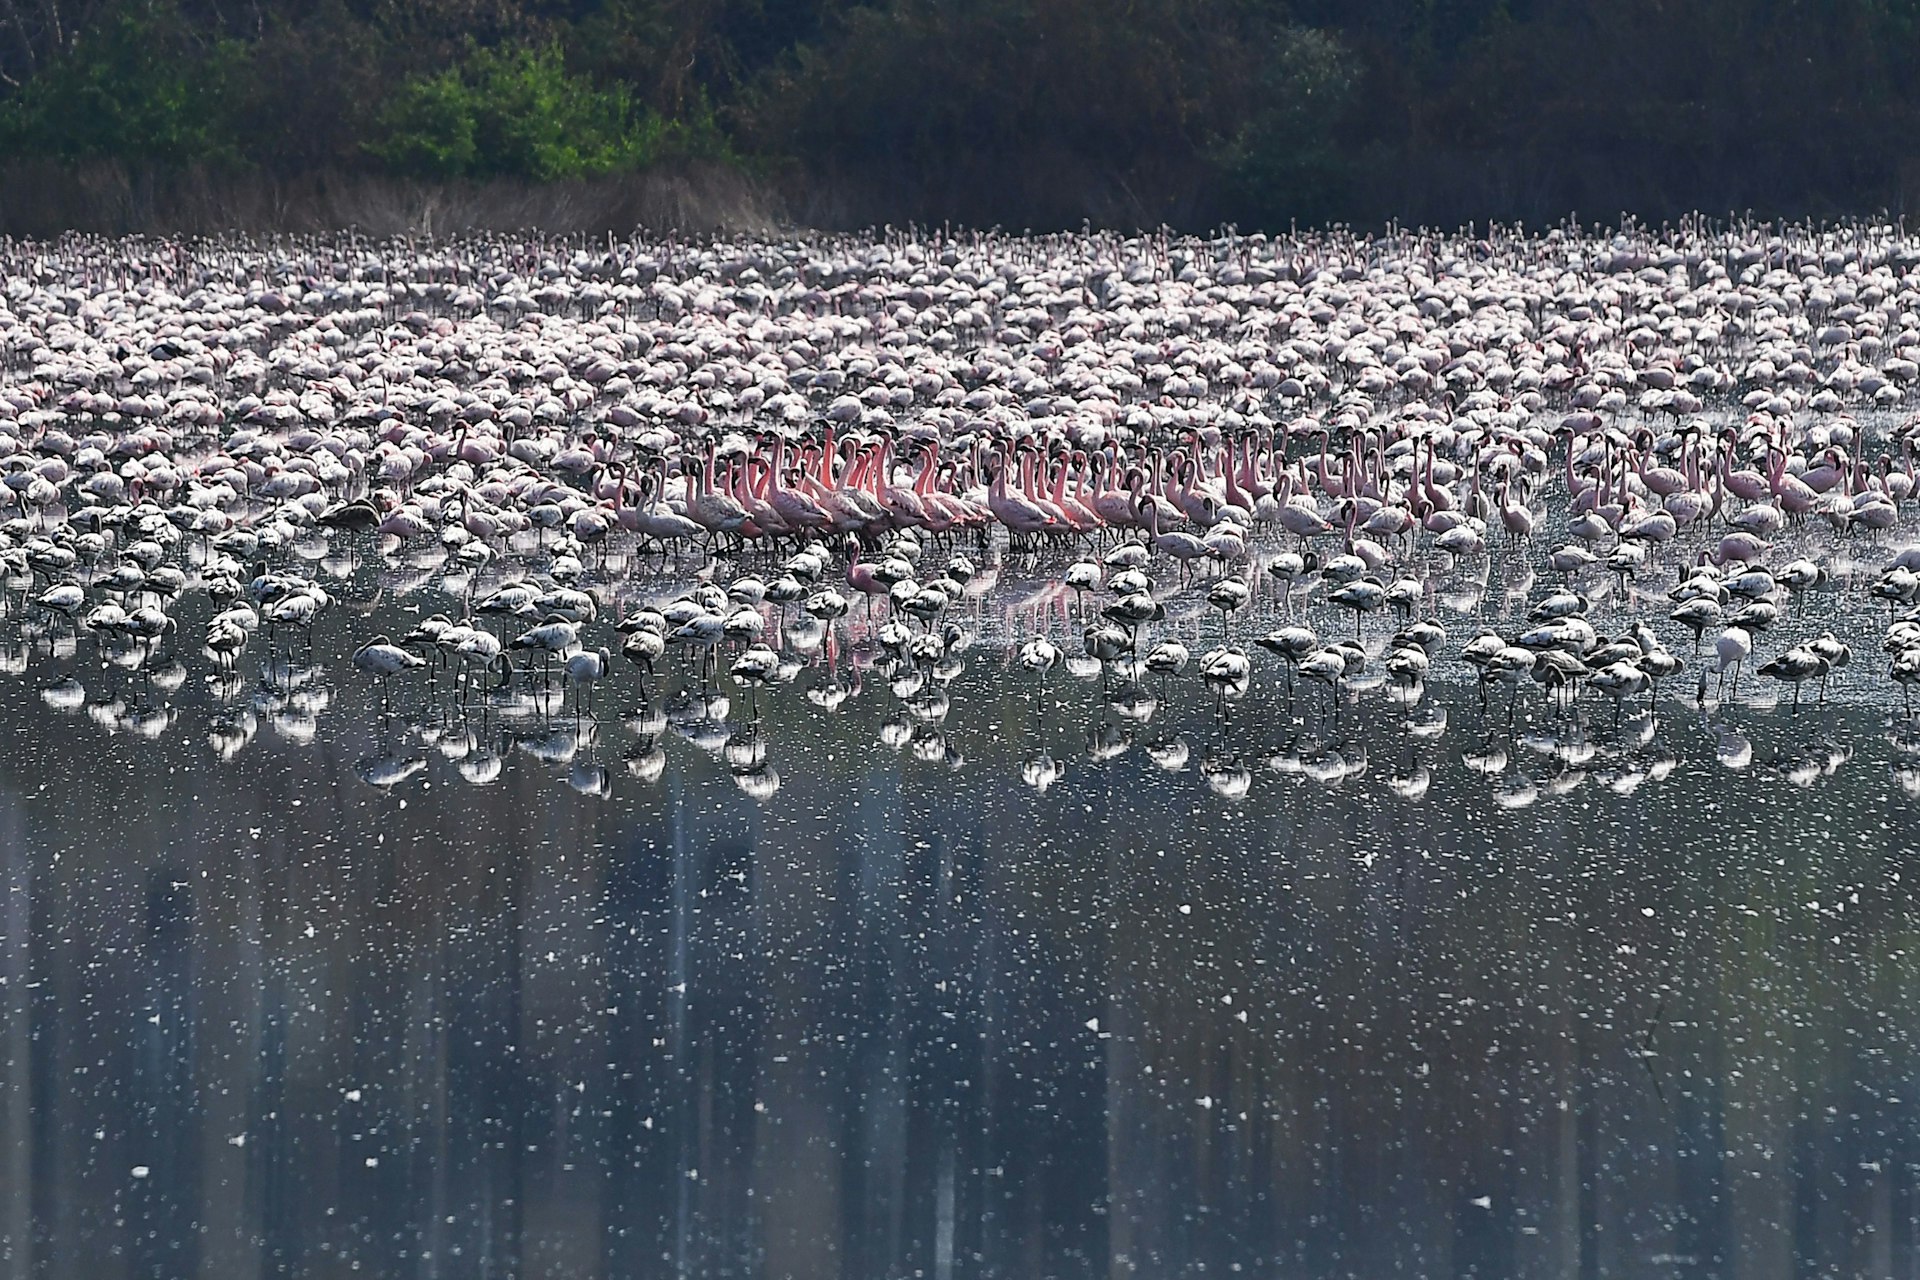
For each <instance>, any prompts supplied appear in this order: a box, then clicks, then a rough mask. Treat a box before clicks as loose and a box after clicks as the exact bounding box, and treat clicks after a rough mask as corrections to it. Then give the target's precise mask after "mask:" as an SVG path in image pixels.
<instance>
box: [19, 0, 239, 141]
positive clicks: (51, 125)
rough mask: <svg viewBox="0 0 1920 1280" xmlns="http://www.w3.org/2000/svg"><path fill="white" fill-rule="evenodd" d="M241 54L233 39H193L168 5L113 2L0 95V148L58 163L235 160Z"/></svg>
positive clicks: (175, 11)
mask: <svg viewBox="0 0 1920 1280" xmlns="http://www.w3.org/2000/svg"><path fill="white" fill-rule="evenodd" d="M246 61H247V55H246V49H245V46H243V45H241V44H239V43H237V42H235V41H231V40H214V41H211V42H200V41H197V40H195V39H194V38H193V34H192V32H191V31H190V30H189V29H188V26H187V24H185V23H183V22H182V21H181V19H180V15H179V13H178V11H177V10H176V9H174V8H172V7H171V6H170V5H164V4H156V5H153V6H151V7H149V8H145V9H144V10H140V9H133V8H126V9H122V10H120V11H118V12H116V13H113V14H111V15H109V17H108V18H107V19H106V21H104V22H103V23H101V24H100V25H99V26H97V27H94V28H92V29H90V30H88V31H86V32H84V33H82V34H81V35H80V36H79V37H78V38H76V39H75V41H74V43H73V45H72V47H71V48H70V49H69V50H68V51H67V52H66V53H65V54H64V55H63V56H61V57H60V58H58V59H57V60H56V61H54V62H53V63H52V64H51V65H49V66H46V67H44V68H43V69H42V70H41V72H40V74H38V75H36V76H34V77H33V78H32V79H31V80H29V81H27V83H26V84H25V85H24V86H22V87H21V88H20V89H19V90H18V91H17V92H15V93H14V94H13V95H12V96H11V97H9V98H7V99H6V100H5V101H4V102H0V145H4V146H5V147H6V148H7V149H8V150H10V151H12V152H14V153H15V154H21V155H33V156H50V157H54V158H57V159H61V160H81V159H102V158H105V159H118V160H130V161H138V162H142V163H146V162H159V163H162V164H168V163H184V162H188V161H197V162H213V163H219V162H223V161H224V162H232V161H237V160H239V159H241V158H242V150H243V148H242V144H241V140H240V130H239V128H238V121H237V120H236V118H235V117H236V113H235V110H234V104H235V102H236V97H237V86H238V85H239V83H240V81H241V79H242V77H243V73H244V71H245V68H246Z"/></svg>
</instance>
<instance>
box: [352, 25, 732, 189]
mask: <svg viewBox="0 0 1920 1280" xmlns="http://www.w3.org/2000/svg"><path fill="white" fill-rule="evenodd" d="M376 134H377V136H376V137H375V139H374V140H373V141H372V142H370V143H369V144H368V147H367V149H368V151H369V152H370V153H371V154H373V155H374V156H376V157H378V158H379V159H380V160H382V161H384V162H385V163H386V164H388V165H389V166H391V167H392V168H394V169H395V170H397V171H400V172H404V173H427V174H432V175H435V176H439V177H495V176H505V177H517V178H530V179H533V180H535V181H542V182H545V181H552V180H554V179H559V178H585V177H594V176H597V175H601V174H608V173H627V172H634V171H637V170H641V169H645V168H648V167H650V166H652V165H654V164H658V163H659V162H660V161H662V160H666V159H670V158H673V157H676V156H685V155H692V154H715V153H718V152H721V151H724V142H723V140H722V139H721V136H720V133H719V130H718V128H717V126H715V124H714V122H713V118H712V115H711V113H710V112H708V111H706V110H705V109H704V106H703V107H702V109H701V111H700V112H699V113H698V114H697V115H696V116H695V117H694V118H693V119H692V120H691V121H687V122H681V121H673V120H668V119H667V118H665V117H664V116H661V115H660V114H659V113H657V112H654V111H651V110H648V109H646V108H644V107H641V106H639V105H637V104H636V103H635V102H634V99H633V95H632V93H631V92H630V91H629V90H628V89H627V87H626V86H625V85H619V84H614V85H606V86H601V85H596V84H594V83H593V82H592V81H591V80H589V79H588V78H587V77H585V76H580V75H575V74H573V73H571V72H569V71H568V70H567V67H566V61H565V59H564V58H563V56H562V55H561V51H560V48H559V46H557V45H546V46H543V47H539V48H526V47H522V48H511V49H499V50H492V49H480V48H470V49H469V50H468V52H467V56H466V57H465V58H464V59H463V60H462V61H461V62H460V64H459V65H457V66H454V67H450V68H448V69H447V70H445V71H441V72H439V73H437V74H435V75H428V76H416V77H414V78H413V79H411V80H408V81H407V82H406V83H404V84H403V85H402V86H401V87H400V89H399V90H398V92H397V93H396V94H395V95H394V97H393V99H392V101H391V102H390V103H389V104H388V105H387V108H386V110H385V111H384V112H383V113H382V114H381V116H380V119H379V122H378V124H377V126H376Z"/></svg>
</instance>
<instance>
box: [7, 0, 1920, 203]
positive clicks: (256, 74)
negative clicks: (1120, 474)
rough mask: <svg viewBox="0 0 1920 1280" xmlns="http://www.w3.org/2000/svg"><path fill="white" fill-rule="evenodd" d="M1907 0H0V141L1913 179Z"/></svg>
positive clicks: (1581, 180)
mask: <svg viewBox="0 0 1920 1280" xmlns="http://www.w3.org/2000/svg"><path fill="white" fill-rule="evenodd" d="M1916 37H1920V0H1793V2H1791V3H1788V2H1786V0H1697V2H1692V3H1688V4H1672V3H1668V2H1665V0H1419V2H1418V3H1408V2H1406V0H31V3H29V2H28V0H0V147H4V148H5V152H6V154H7V155H9V156H11V157H14V158H16V159H19V158H40V159H42V160H47V161H52V162H55V163H60V164H69V165H71V164H79V163H86V162H100V161H105V162H111V163H115V164H119V165H122V166H125V167H127V168H129V169H138V170H140V171H142V172H149V173H152V172H159V173H164V172H167V171H170V170H182V169H186V168H198V169H208V168H212V169H231V170H237V171H245V170H258V171H262V172H265V173H270V174H278V175H290V174H310V173H319V172H366V173H393V174H400V175H406V176H420V177H428V178H443V179H444V178H470V179H494V178H505V179H513V180H520V181H529V182H547V181H553V180H558V179H581V178H595V177H604V176H617V175H622V174H632V173H642V172H646V171H648V170H653V169H657V168H659V167H661V166H674V165H684V164H687V163H690V162H701V163H718V164H723V165H743V166H748V167H750V168H751V169H752V170H753V171H754V172H756V173H757V174H759V175H761V176H762V177H763V178H765V179H767V180H769V181H771V182H772V183H773V184H774V185H775V186H777V187H778V188H779V189H780V190H781V191H782V192H783V193H784V194H785V195H786V196H787V198H788V202H789V204H790V206H791V208H792V209H793V211H794V213H795V215H796V216H797V217H799V218H801V219H803V220H809V221H817V222H824V223H840V224H863V223H870V222H887V221H891V222H904V221H907V220H919V221H923V222H925V221H932V222H939V221H954V222H959V223H969V224H995V223H997V224H1001V225H1005V226H1011V227H1023V226H1033V227H1059V226H1073V225H1077V224H1078V223H1079V222H1081V221H1082V220H1083V219H1091V220H1093V221H1095V222H1098V223H1107V224H1117V225H1142V224H1147V225H1150V224H1154V223H1158V222H1161V221H1170V222H1174V223H1177V224H1183V225H1188V226H1201V225H1208V224H1211V223H1216V222H1220V221H1233V222H1237V223H1239V224H1240V225H1242V226H1243V227H1254V226H1261V227H1284V226H1285V225H1286V224H1287V223H1288V222H1289V221H1294V220H1298V221H1301V222H1320V221H1326V220H1350V221H1355V222H1360V223H1377V222H1380V221H1384V220H1386V219H1389V218H1399V219H1402V220H1410V221H1431V222H1457V221H1462V220H1466V219H1475V218H1477V219H1483V220H1484V219H1487V218H1491V217H1499V218H1504V219H1514V218H1525V219H1529V220H1532V221H1535V222H1538V221H1542V220H1546V219H1553V218H1558V217H1561V216H1564V215H1565V214H1567V213H1569V212H1577V213H1580V214H1582V215H1585V216H1588V217H1611V216H1613V215H1615V214H1617V213H1619V212H1621V211H1631V212H1635V213H1639V214H1643V215H1648V216H1653V217H1664V216H1672V215H1674V214H1677V213H1680V212H1683V211H1685V210H1687V209H1690V208H1695V207H1700V208H1705V209H1708V210H1721V211H1725V210H1735V209H1753V210H1755V211H1758V212H1761V213H1764V214H1808V213H1811V214H1816V215H1819V214H1844V213H1869V212H1874V211H1877V210H1880V209H1886V208H1896V209H1897V208H1899V207H1901V206H1902V205H1903V203H1904V201H1905V200H1906V199H1907V198H1908V196H1909V195H1913V196H1920V143H1915V142H1913V141H1912V139H1913V138H1914V137H1915V136H1916V130H1915V128H1914V126H1915V125H1916V124H1920V38H1916Z"/></svg>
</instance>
